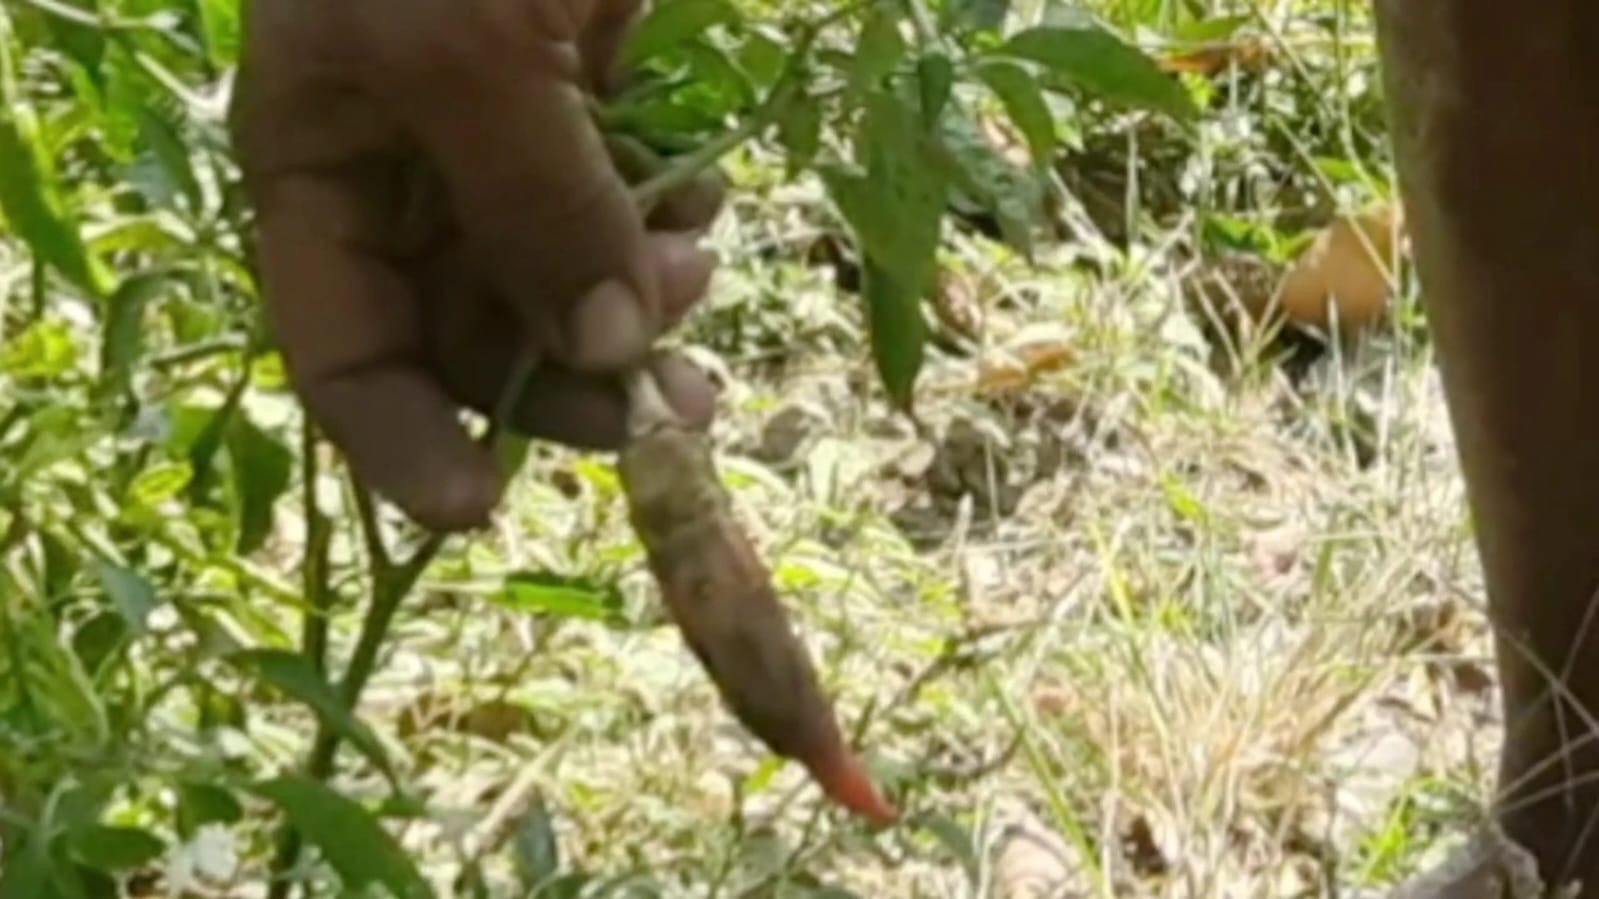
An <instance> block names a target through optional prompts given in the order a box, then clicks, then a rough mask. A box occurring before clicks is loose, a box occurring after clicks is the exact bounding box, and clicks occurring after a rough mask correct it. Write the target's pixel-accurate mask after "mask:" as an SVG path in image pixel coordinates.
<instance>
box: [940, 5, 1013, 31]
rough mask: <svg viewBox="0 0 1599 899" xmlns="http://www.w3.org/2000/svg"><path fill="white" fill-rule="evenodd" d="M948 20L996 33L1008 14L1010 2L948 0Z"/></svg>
mask: <svg viewBox="0 0 1599 899" xmlns="http://www.w3.org/2000/svg"><path fill="white" fill-rule="evenodd" d="M947 9H948V16H949V20H950V21H952V22H954V23H956V24H958V25H964V26H966V27H967V28H975V29H978V30H982V31H996V30H998V29H999V28H1000V26H1002V25H1004V24H1005V17H1006V16H1007V15H1009V14H1010V0H950V2H949V5H948V7H947Z"/></svg>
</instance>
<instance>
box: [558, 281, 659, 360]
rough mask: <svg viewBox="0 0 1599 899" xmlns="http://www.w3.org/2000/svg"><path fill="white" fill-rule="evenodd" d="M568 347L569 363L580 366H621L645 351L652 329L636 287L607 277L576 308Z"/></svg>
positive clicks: (566, 352) (566, 354)
mask: <svg viewBox="0 0 1599 899" xmlns="http://www.w3.org/2000/svg"><path fill="white" fill-rule="evenodd" d="M568 330H569V334H570V338H571V342H570V344H569V345H568V346H567V347H565V356H566V362H567V364H569V365H571V366H572V367H573V368H577V369H590V370H594V369H610V368H618V367H621V366H623V365H626V364H628V363H629V362H632V361H633V360H635V359H637V358H638V357H639V356H640V355H642V354H643V352H644V350H645V348H646V347H647V346H648V344H649V340H650V335H651V333H652V330H653V329H651V328H650V327H649V326H648V323H647V322H645V321H644V309H643V306H642V304H640V302H639V301H638V298H637V297H636V296H635V295H634V294H633V292H632V291H630V290H628V289H627V288H626V287H624V286H623V285H622V284H621V283H620V282H617V281H606V282H605V283H603V284H601V285H600V286H599V287H596V288H595V289H594V290H592V291H590V292H589V294H588V296H586V297H584V298H583V299H582V300H581V301H580V302H579V303H578V304H577V306H576V307H574V308H573V310H572V314H571V318H570V321H569V325H568Z"/></svg>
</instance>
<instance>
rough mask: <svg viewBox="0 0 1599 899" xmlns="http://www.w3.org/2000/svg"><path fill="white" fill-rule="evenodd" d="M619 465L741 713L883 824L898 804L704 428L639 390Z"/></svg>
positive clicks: (633, 507) (703, 656) (686, 619)
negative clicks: (790, 605) (823, 680)
mask: <svg viewBox="0 0 1599 899" xmlns="http://www.w3.org/2000/svg"><path fill="white" fill-rule="evenodd" d="M634 402H635V412H636V413H637V412H640V410H641V407H642V414H638V415H635V422H634V428H633V435H632V437H631V438H630V440H629V443H628V444H627V445H626V446H625V447H624V448H623V450H622V452H621V455H620V458H619V462H618V469H619V472H620V475H621V479H622V484H623V488H624V492H625V493H626V494H627V499H628V505H629V515H630V518H631V520H632V524H633V528H634V530H635V532H636V533H637V534H638V537H639V540H640V542H641V543H642V544H643V546H644V549H645V554H646V557H647V559H648V562H649V567H650V571H651V572H652V573H653V574H654V576H655V579H656V582H657V584H658V585H659V587H660V591H661V596H662V598H663V599H664V600H665V603H666V607H667V609H668V611H669V612H670V614H671V617H672V620H673V622H674V623H675V624H676V625H677V627H678V629H679V630H680V631H681V632H682V634H683V638H684V640H685V642H686V643H687V644H688V646H689V648H690V649H691V650H692V651H693V653H694V655H695V656H696V657H697V658H698V659H699V661H700V663H701V665H702V666H703V667H704V669H705V671H706V672H707V673H708V674H709V675H710V677H711V680H712V681H713V682H714V683H715V684H716V687H717V689H718V691H719V692H720V694H721V696H722V699H723V701H724V702H725V703H726V704H727V706H728V707H729V708H730V709H731V710H732V712H733V714H734V716H735V717H737V718H738V720H739V721H740V722H741V723H742V724H743V725H744V726H745V727H746V728H748V729H749V731H750V732H751V733H753V734H754V735H755V736H756V737H757V738H758V739H760V740H761V742H763V743H764V744H766V746H767V747H768V748H770V749H771V750H772V752H774V753H776V754H777V755H779V756H782V757H784V758H788V759H793V760H795V761H798V762H800V763H801V764H802V765H804V766H805V768H806V769H807V770H808V771H809V772H810V774H811V776H812V778H813V779H814V780H815V781H816V782H817V784H818V785H819V786H820V787H821V788H822V790H823V791H824V792H825V793H827V795H828V796H829V797H830V798H832V799H833V800H834V801H835V802H838V803H839V804H840V805H842V806H844V807H846V808H848V809H850V810H851V811H853V812H856V813H857V814H860V815H863V816H865V817H866V818H868V819H869V820H871V821H873V822H875V823H878V824H887V823H890V822H892V821H893V820H894V819H895V817H896V814H897V813H896V811H895V809H894V808H893V807H892V806H891V805H889V804H888V802H887V801H886V800H885V799H883V797H882V796H881V795H880V794H879V793H878V791H877V789H876V787H875V786H874V785H873V784H872V782H871V780H870V778H869V776H868V774H867V772H866V770H865V767H864V766H863V765H862V764H861V762H860V760H859V759H858V758H857V757H856V756H855V754H854V753H853V752H851V751H850V749H849V747H848V745H847V744H846V743H845V741H844V736H843V734H842V732H841V731H840V729H839V725H838V721H837V717H836V715H835V713H834V709H833V706H832V703H831V702H830V701H829V699H828V698H827V697H826V696H825V695H823V693H822V690H821V687H820V685H819V684H818V682H817V675H816V669H815V667H814V666H813V664H812V663H811V659H810V656H809V654H808V653H807V652H806V649H805V646H804V644H803V643H802V642H801V641H800V639H799V638H798V636H797V635H796V634H795V632H794V629H793V627H792V625H791V623H790V621H789V617H788V615H787V613H786V611H785V610H784V608H783V605H782V603H781V602H779V600H778V597H777V594H776V592H775V591H774V589H773V588H772V584H771V574H770V571H769V570H768V569H767V567H766V565H765V564H764V563H763V562H762V561H761V559H760V557H759V555H758V554H757V553H756V551H755V548H754V546H753V545H752V544H751V542H750V540H749V539H748V537H747V536H746V535H745V534H744V532H743V530H742V529H741V528H740V527H739V525H738V522H737V519H736V517H735V514H734V510H733V508H732V503H731V500H730V497H729V496H728V494H727V492H726V490H725V489H724V488H723V486H722V482H721V479H720V477H719V476H718V474H717V471H716V468H715V465H714V463H713V461H712V458H711V453H710V449H709V446H708V444H707V441H706V438H705V436H704V435H703V434H701V433H699V432H696V431H692V430H689V429H687V428H684V427H682V426H680V425H679V424H677V423H676V422H675V421H673V420H672V419H671V417H670V414H669V413H668V414H662V415H656V416H653V417H652V416H651V415H650V414H649V413H650V410H649V407H647V406H644V403H645V402H647V400H640V399H639V398H637V397H635V399H634Z"/></svg>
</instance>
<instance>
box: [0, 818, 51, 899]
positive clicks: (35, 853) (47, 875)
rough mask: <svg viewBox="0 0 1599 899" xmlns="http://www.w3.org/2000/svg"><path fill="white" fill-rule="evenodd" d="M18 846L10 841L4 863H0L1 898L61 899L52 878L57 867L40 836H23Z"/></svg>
mask: <svg viewBox="0 0 1599 899" xmlns="http://www.w3.org/2000/svg"><path fill="white" fill-rule="evenodd" d="M19 835H20V836H21V839H20V840H19V841H17V843H16V845H11V841H10V840H8V841H7V845H6V847H5V859H4V861H5V863H4V864H0V899H59V897H60V896H61V891H60V890H58V889H56V887H55V883H54V880H55V878H54V877H53V876H52V875H53V871H54V868H55V865H54V863H53V862H52V861H51V858H50V852H49V848H48V846H47V843H46V841H44V840H42V839H40V837H39V835H38V834H37V833H27V834H25V835H21V834H19Z"/></svg>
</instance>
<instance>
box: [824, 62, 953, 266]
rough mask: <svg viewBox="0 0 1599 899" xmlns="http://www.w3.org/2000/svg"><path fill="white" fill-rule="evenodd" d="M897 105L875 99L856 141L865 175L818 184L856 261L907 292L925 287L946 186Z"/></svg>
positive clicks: (921, 134) (827, 177) (888, 97)
mask: <svg viewBox="0 0 1599 899" xmlns="http://www.w3.org/2000/svg"><path fill="white" fill-rule="evenodd" d="M918 126H919V120H918V117H917V116H916V114H915V113H913V112H912V111H911V110H910V109H909V108H908V107H907V106H906V105H905V104H904V103H903V102H901V100H900V99H899V98H898V97H896V96H894V95H892V94H888V93H883V92H879V93H875V94H873V95H872V96H871V98H870V99H869V100H868V102H867V111H866V117H865V120H864V122H863V125H862V129H861V134H860V136H859V138H858V139H857V142H856V143H857V157H861V156H864V157H865V160H864V161H865V174H864V175H863V176H862V175H855V174H853V173H848V172H844V171H841V170H839V169H837V168H833V167H828V168H826V169H824V170H823V171H822V177H823V179H824V181H825V182H826V183H827V186H828V193H829V194H830V195H831V196H832V198H833V201H834V202H835V203H836V204H837V205H838V207H839V212H841V213H842V214H843V216H844V218H845V219H846V220H847V221H848V222H849V224H850V226H851V228H853V229H854V231H855V235H856V237H857V239H858V240H859V241H860V243H861V247H862V250H863V251H864V254H865V255H866V256H867V257H869V258H871V259H872V260H874V261H875V262H876V263H877V264H878V265H880V266H881V267H882V268H883V269H884V271H886V272H888V273H889V274H891V275H892V276H893V277H894V279H895V280H897V281H900V282H903V283H904V284H905V285H906V286H907V287H908V288H909V289H911V290H913V291H918V292H919V291H922V290H925V289H927V288H928V287H930V286H931V275H932V270H933V261H934V260H933V253H934V251H935V250H936V249H937V248H938V239H939V228H940V224H941V221H942V216H943V211H944V203H945V200H946V196H947V184H946V182H945V179H944V177H943V173H942V171H941V170H940V168H939V167H938V165H937V164H936V161H935V157H936V147H935V146H934V144H933V143H932V139H931V137H930V136H929V134H928V133H927V132H926V131H925V130H924V129H922V128H920V127H918Z"/></svg>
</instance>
